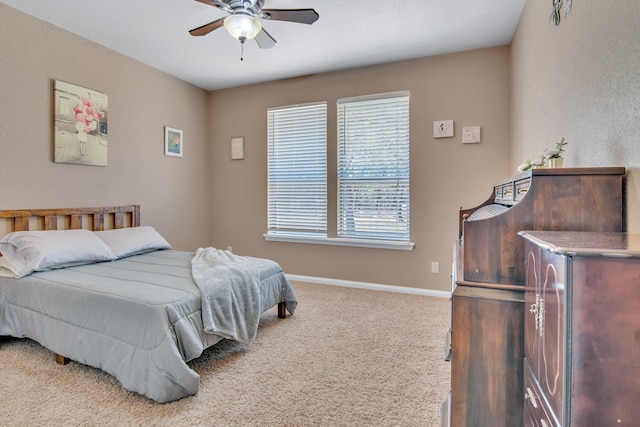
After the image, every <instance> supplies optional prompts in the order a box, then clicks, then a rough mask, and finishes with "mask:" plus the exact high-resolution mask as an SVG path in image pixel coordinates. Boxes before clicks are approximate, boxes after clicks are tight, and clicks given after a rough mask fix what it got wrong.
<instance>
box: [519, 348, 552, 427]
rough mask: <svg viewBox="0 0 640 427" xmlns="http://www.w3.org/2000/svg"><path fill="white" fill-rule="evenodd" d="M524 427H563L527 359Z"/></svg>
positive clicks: (525, 361)
mask: <svg viewBox="0 0 640 427" xmlns="http://www.w3.org/2000/svg"><path fill="white" fill-rule="evenodd" d="M524 426H525V427H561V424H560V423H559V422H558V421H557V420H556V417H554V415H553V412H552V411H551V408H550V406H549V405H548V403H547V401H546V399H545V397H544V395H543V393H542V391H541V390H540V386H539V384H538V381H537V380H536V378H535V376H534V375H533V371H532V370H531V367H530V366H529V362H528V361H527V359H526V358H525V359H524Z"/></svg>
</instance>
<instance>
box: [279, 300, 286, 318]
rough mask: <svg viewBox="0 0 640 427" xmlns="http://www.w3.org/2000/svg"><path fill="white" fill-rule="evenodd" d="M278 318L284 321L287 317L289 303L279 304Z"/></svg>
mask: <svg viewBox="0 0 640 427" xmlns="http://www.w3.org/2000/svg"><path fill="white" fill-rule="evenodd" d="M278 317H279V318H281V319H284V318H286V317H287V303H286V302H279V303H278Z"/></svg>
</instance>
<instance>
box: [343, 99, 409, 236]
mask: <svg viewBox="0 0 640 427" xmlns="http://www.w3.org/2000/svg"><path fill="white" fill-rule="evenodd" d="M338 236H339V237H345V238H346V237H348V238H360V239H383V240H384V239H388V240H396V241H407V242H408V241H409V92H395V93H389V94H382V95H371V96H365V97H356V98H346V99H340V100H338Z"/></svg>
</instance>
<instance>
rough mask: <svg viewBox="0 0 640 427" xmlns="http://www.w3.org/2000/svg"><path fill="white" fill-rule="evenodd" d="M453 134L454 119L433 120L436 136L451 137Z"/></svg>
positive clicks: (434, 134) (434, 135)
mask: <svg viewBox="0 0 640 427" xmlns="http://www.w3.org/2000/svg"><path fill="white" fill-rule="evenodd" d="M452 136H453V120H437V121H435V122H433V137H434V138H450V137H452Z"/></svg>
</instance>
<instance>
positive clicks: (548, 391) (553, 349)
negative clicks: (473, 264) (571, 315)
mask: <svg viewBox="0 0 640 427" xmlns="http://www.w3.org/2000/svg"><path fill="white" fill-rule="evenodd" d="M566 262H567V259H566V258H565V257H564V256H561V255H555V254H553V253H551V252H550V251H546V250H543V251H541V263H540V267H541V270H540V276H539V277H538V283H539V292H540V293H541V295H542V298H541V301H542V306H541V313H542V314H541V317H542V338H541V340H540V373H539V376H538V382H539V383H540V387H541V389H542V393H544V395H545V396H546V397H547V399H548V400H549V406H550V408H551V412H552V413H553V415H555V417H556V418H557V420H558V422H559V425H563V405H564V386H565V384H564V379H565V378H564V369H565V341H564V340H565V327H566V325H565V319H566V314H565V307H566V303H565V296H566V293H565V286H566V283H565V282H566V280H565V277H566V274H565V272H566Z"/></svg>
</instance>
